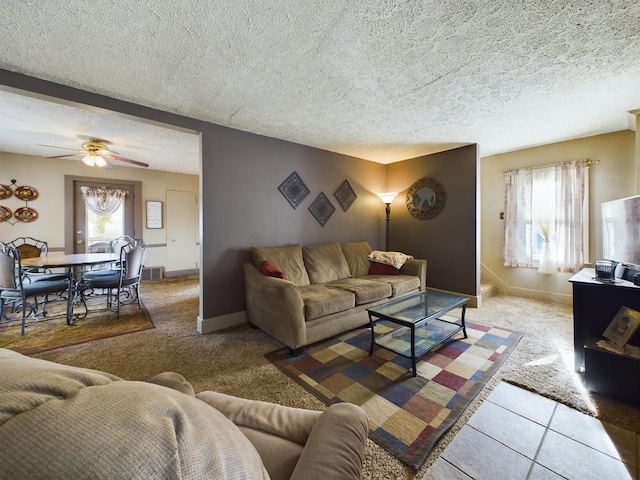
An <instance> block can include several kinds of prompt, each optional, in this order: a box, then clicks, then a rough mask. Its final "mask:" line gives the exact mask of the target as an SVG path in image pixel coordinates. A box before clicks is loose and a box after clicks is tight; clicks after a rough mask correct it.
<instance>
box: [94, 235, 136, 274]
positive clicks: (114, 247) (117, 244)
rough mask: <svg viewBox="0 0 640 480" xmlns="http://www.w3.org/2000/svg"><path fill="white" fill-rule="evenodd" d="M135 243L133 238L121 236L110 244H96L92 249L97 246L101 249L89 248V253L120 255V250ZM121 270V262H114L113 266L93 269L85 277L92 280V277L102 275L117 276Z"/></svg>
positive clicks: (101, 266)
mask: <svg viewBox="0 0 640 480" xmlns="http://www.w3.org/2000/svg"><path fill="white" fill-rule="evenodd" d="M131 242H133V238H131V237H130V236H129V235H121V236H119V237H118V238H114V239H113V240H110V241H108V242H99V243H96V244H94V245H92V247H96V246H97V245H99V246H100V247H99V248H95V249H92V248H88V249H87V251H88V253H118V252H120V249H121V248H122V247H123V246H124V245H126V244H128V243H131ZM119 269H120V262H119V261H118V262H114V263H113V264H111V265H98V266H95V267H92V268H91V270H89V271H88V272H87V273H86V274H85V276H86V278H90V277H92V276H102V275H114V274H117V273H118V272H119Z"/></svg>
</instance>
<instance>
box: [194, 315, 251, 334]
mask: <svg viewBox="0 0 640 480" xmlns="http://www.w3.org/2000/svg"><path fill="white" fill-rule="evenodd" d="M197 323H198V326H197V328H198V333H211V332H215V331H217V330H222V329H223V328H229V327H235V326H236V325H241V324H243V323H247V314H246V312H245V311H244V310H243V311H241V312H235V313H230V314H228V315H221V316H219V317H211V318H204V319H203V318H201V317H200V316H198V322H197Z"/></svg>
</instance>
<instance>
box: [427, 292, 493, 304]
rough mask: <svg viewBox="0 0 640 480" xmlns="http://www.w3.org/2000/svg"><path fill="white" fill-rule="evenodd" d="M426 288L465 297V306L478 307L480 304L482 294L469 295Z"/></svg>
mask: <svg viewBox="0 0 640 480" xmlns="http://www.w3.org/2000/svg"><path fill="white" fill-rule="evenodd" d="M427 290H433V291H434V292H442V293H448V294H449V295H457V296H458V297H467V298H468V299H469V301H468V302H467V307H470V308H480V307H481V306H482V295H469V294H468V293H460V292H452V291H451V290H442V289H441V288H432V287H427Z"/></svg>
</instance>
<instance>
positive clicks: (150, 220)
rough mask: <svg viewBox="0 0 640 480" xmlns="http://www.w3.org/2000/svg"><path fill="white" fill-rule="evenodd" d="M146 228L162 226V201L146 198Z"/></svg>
mask: <svg viewBox="0 0 640 480" xmlns="http://www.w3.org/2000/svg"><path fill="white" fill-rule="evenodd" d="M147 228H162V202H157V201H154V200H147Z"/></svg>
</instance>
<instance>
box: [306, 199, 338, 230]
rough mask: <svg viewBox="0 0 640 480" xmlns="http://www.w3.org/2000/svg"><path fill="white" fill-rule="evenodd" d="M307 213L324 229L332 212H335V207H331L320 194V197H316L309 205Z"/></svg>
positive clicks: (329, 202) (328, 201)
mask: <svg viewBox="0 0 640 480" xmlns="http://www.w3.org/2000/svg"><path fill="white" fill-rule="evenodd" d="M309 211H310V212H311V214H312V215H313V216H314V217H315V219H316V220H317V221H318V223H319V224H320V225H322V226H323V227H324V224H325V223H327V222H328V221H329V218H330V217H331V215H333V212H335V211H336V207H334V206H333V204H332V203H331V201H330V200H329V199H328V198H327V196H326V195H325V194H324V192H320V195H318V196H317V197H316V199H315V200H314V201H313V203H312V204H311V205H309Z"/></svg>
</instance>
